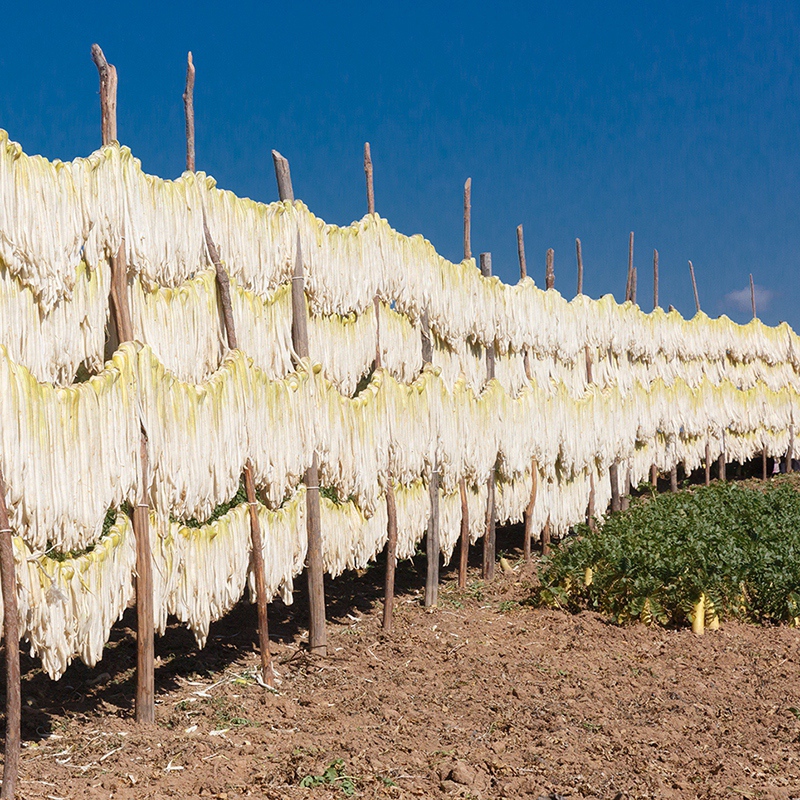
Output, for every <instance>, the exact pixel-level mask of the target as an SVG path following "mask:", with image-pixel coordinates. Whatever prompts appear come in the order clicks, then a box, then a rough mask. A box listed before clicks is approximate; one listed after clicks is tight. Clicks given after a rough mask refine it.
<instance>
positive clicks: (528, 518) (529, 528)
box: [517, 225, 538, 561]
mask: <svg viewBox="0 0 800 800" xmlns="http://www.w3.org/2000/svg"><path fill="white" fill-rule="evenodd" d="M517 255H518V256H519V277H520V280H521V279H522V278H527V277H528V263H527V260H526V258H525V240H524V238H523V235H522V225H518V226H517ZM523 364H524V366H525V377H526V378H527V380H528V381H529V382H530V380H531V362H530V353H529V352H528V350H527V349H526V350H525V354H524V356H523ZM537 483H538V466H537V464H536V459H535V458H533V459H531V496H530V498H529V500H528V506H527V508H526V509H525V513H524V515H523V522H524V532H523V539H522V557H523V558H524V559H525V561H530V560H531V542H532V541H533V507H534V505H536V492H537V488H538V487H537Z"/></svg>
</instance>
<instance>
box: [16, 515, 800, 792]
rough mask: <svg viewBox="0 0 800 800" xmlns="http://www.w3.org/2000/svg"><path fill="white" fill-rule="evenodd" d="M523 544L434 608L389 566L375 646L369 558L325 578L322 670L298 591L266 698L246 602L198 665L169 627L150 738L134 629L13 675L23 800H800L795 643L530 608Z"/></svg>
mask: <svg viewBox="0 0 800 800" xmlns="http://www.w3.org/2000/svg"><path fill="white" fill-rule="evenodd" d="M519 541H520V535H519V532H518V531H513V530H509V531H506V532H501V534H500V538H499V542H498V545H499V547H500V548H501V549H502V548H505V549H506V552H507V553H508V555H509V559H510V560H511V563H512V564H514V565H515V574H514V575H513V576H510V575H504V574H503V573H502V571H501V570H500V569H499V568H498V576H497V579H496V580H495V582H494V583H493V584H491V585H485V584H483V583H482V582H481V581H480V580H479V572H478V569H477V568H476V566H473V567H471V570H470V583H469V586H468V589H467V590H466V591H464V592H459V591H458V590H457V588H456V584H455V580H454V579H455V572H454V571H453V570H452V569H448V570H445V571H444V573H443V585H442V590H441V601H440V605H439V608H438V609H436V610H435V611H433V612H432V613H426V612H425V610H424V609H423V608H422V606H421V594H420V590H421V588H422V586H423V582H424V570H425V564H424V558H422V557H418V558H417V563H416V564H413V563H405V564H403V565H401V566H400V569H399V572H398V582H399V586H398V588H399V596H398V604H397V614H396V623H395V629H394V632H393V633H392V634H391V635H388V636H387V635H384V634H383V633H382V632H381V629H380V613H381V602H380V597H381V582H382V578H383V566H382V564H379V565H376V566H375V567H374V568H372V569H370V570H368V571H367V572H366V573H364V574H361V575H356V574H349V575H346V576H343V577H342V578H339V579H337V580H335V581H331V582H330V583H329V584H328V599H329V602H328V608H329V620H330V624H329V634H328V636H329V657H328V658H326V659H321V658H317V657H312V656H311V655H309V654H308V652H307V651H306V650H305V648H304V641H305V637H306V632H305V630H304V628H303V627H302V626H303V624H304V621H305V610H304V607H303V603H302V598H303V586H302V584H301V585H300V586H299V588H298V592H297V602H296V604H295V606H293V607H289V608H287V607H284V606H283V605H282V604H281V603H275V604H273V606H271V609H270V610H271V626H272V627H271V633H272V636H273V639H274V654H275V657H276V660H277V664H278V670H279V672H280V675H281V684H280V687H279V692H278V693H277V694H272V693H270V692H268V691H265V690H264V689H263V688H261V687H260V686H259V685H258V684H257V683H256V681H255V680H254V679H253V674H254V670H255V669H257V666H258V658H257V656H256V654H255V652H254V648H255V644H254V632H255V619H256V615H255V610H254V608H253V607H252V606H249V605H246V604H242V605H240V606H239V607H237V609H235V610H234V612H232V613H231V614H230V615H228V616H227V617H226V618H225V619H224V620H222V621H221V622H219V623H217V624H216V625H215V626H214V627H213V628H212V632H211V637H210V641H209V644H208V646H207V647H206V649H205V650H203V651H199V652H198V651H197V650H196V648H195V646H194V641H193V638H192V637H191V635H190V634H189V633H188V632H187V631H185V630H183V629H182V628H180V627H178V626H174V627H172V628H170V630H169V631H168V633H167V635H166V636H164V637H163V638H161V639H159V640H158V641H157V643H156V653H157V655H158V656H159V658H158V666H157V672H156V686H157V703H158V705H157V708H156V717H157V725H156V726H155V727H154V728H150V729H141V728H137V726H136V725H135V724H134V722H133V719H132V706H131V697H132V695H133V666H134V663H135V651H134V645H133V641H132V634H131V631H130V629H129V627H128V626H126V624H125V622H127V623H128V624H130V622H131V620H129V619H128V618H127V617H126V620H125V621H124V622H123V623H122V624H121V625H119V626H118V628H117V629H116V630H115V632H114V636H113V640H112V642H111V644H110V646H109V650H108V652H107V655H106V658H105V659H104V660H103V661H102V662H101V663H100V664H99V665H98V666H97V667H96V668H95V669H93V670H90V669H87V668H86V667H85V666H83V665H81V664H75V665H73V666H72V667H71V668H70V669H69V671H68V672H67V674H66V675H65V676H64V678H63V679H62V680H61V681H59V682H58V683H53V682H51V681H49V680H48V679H47V678H46V677H45V676H43V675H42V674H41V672H40V671H39V670H38V668H37V667H36V664H35V662H34V661H29V660H26V661H25V662H24V664H23V738H24V750H23V757H22V764H21V773H20V796H21V797H24V798H51V800H54V799H55V798H73V797H81V798H119V800H133V798H136V800H139V798H173V797H179V798H195V797H197V798H217V800H235V799H236V798H243V797H254V798H257V797H263V798H276V799H277V798H309V800H317V799H320V800H321V799H322V798H337V799H338V798H345V797H348V796H354V797H358V798H417V797H422V798H445V797H447V798H450V797H461V798H527V797H530V798H554V797H556V796H563V797H571V798H578V797H590V798H608V800H611V799H612V798H647V797H652V798H694V797H698V798H723V797H724V798H791V797H800V683H798V678H799V677H800V640H799V639H798V635H799V634H798V632H797V631H795V630H791V629H789V628H759V627H753V626H745V625H742V624H738V623H730V622H729V623H725V624H724V625H723V627H722V629H721V630H720V631H719V632H717V633H713V634H711V633H710V634H707V635H706V636H705V637H703V638H696V637H694V636H693V634H692V633H691V631H688V630H680V631H667V630H663V629H648V628H645V627H643V626H641V625H636V626H633V627H627V628H619V627H616V626H614V625H611V624H608V623H607V622H605V621H604V620H603V619H601V618H600V617H598V616H596V615H594V614H588V613H585V614H581V615H579V616H574V617H573V616H570V615H568V614H564V613H559V612H554V611H547V610H540V609H536V608H532V607H530V606H527V605H524V601H525V600H526V598H528V596H529V595H530V587H531V586H532V585H533V583H534V582H535V576H534V575H535V571H534V566H528V567H525V566H523V565H522V564H521V563H519V560H518V558H517V556H518V553H517V552H516V551H515V550H514V549H513V546H512V545H513V543H515V542H519ZM474 555H478V554H477V553H475V554H474ZM475 564H476V565H477V560H476V562H475ZM308 784H317V785H316V786H314V785H308Z"/></svg>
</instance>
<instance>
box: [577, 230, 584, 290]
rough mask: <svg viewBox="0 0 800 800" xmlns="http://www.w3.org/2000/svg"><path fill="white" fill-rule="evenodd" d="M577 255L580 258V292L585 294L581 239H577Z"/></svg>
mask: <svg viewBox="0 0 800 800" xmlns="http://www.w3.org/2000/svg"><path fill="white" fill-rule="evenodd" d="M575 256H576V258H577V259H578V294H583V254H582V253H581V240H580V239H576V240H575Z"/></svg>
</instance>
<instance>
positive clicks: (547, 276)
mask: <svg viewBox="0 0 800 800" xmlns="http://www.w3.org/2000/svg"><path fill="white" fill-rule="evenodd" d="M554 261H555V251H554V250H553V248H552V247H551V248H550V249H549V250H548V251H547V255H546V256H545V271H544V286H545V289H552V288H554V287H555V285H556V273H555V268H554V265H553V262H554ZM541 541H542V555H543V556H546V555H548V554H549V553H550V515H549V514H548V515H547V521H546V522H545V523H544V528H542V537H541Z"/></svg>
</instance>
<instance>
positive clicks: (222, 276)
mask: <svg viewBox="0 0 800 800" xmlns="http://www.w3.org/2000/svg"><path fill="white" fill-rule="evenodd" d="M203 232H204V234H205V239H206V247H207V248H208V254H209V256H210V258H211V263H212V264H213V265H214V271H215V273H216V280H217V291H218V292H219V300H220V305H221V306H222V318H223V321H224V324H225V336H226V339H227V341H228V347H229V348H230V349H231V350H236V348H237V347H238V346H239V341H238V338H237V336H236V327H235V325H234V322H233V308H232V306H231V284H230V278H229V277H228V273H227V271H226V269H225V267H223V266H222V261H221V260H220V257H219V252H218V250H217V246H216V244H215V243H214V240H213V239H212V238H211V232H210V231H209V229H208V221H207V220H206V215H205V210H203ZM244 488H245V492H246V494H247V506H248V511H249V516H250V543H251V545H252V547H251V550H252V559H253V576H254V578H255V584H256V606H257V608H258V646H259V649H260V650H261V678H262V680H263V681H264V683H266V685H267V686H269V687H273V686H274V684H275V672H274V669H273V666H272V654H271V651H270V646H269V617H268V612H267V605H268V602H269V601H268V599H267V584H266V577H265V573H264V550H263V539H262V536H261V522H260V520H259V518H258V498H257V496H256V487H255V482H254V481H253V467H252V464H251V463H250V459H248V460H247V463H246V464H245V467H244Z"/></svg>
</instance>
